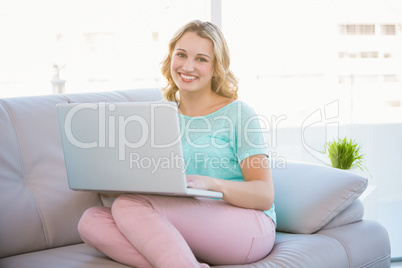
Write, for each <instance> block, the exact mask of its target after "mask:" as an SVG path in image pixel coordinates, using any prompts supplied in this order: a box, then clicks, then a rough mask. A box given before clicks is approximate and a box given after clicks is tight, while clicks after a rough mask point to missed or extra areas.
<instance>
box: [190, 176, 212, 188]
mask: <svg viewBox="0 0 402 268" xmlns="http://www.w3.org/2000/svg"><path fill="white" fill-rule="evenodd" d="M186 179H187V187H189V188H195V189H200V190H211V186H210V185H211V183H212V180H213V178H211V177H208V176H201V175H187V176H186Z"/></svg>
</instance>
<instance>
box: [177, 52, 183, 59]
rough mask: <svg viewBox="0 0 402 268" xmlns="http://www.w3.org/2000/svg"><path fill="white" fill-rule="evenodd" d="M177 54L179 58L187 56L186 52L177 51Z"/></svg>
mask: <svg viewBox="0 0 402 268" xmlns="http://www.w3.org/2000/svg"><path fill="white" fill-rule="evenodd" d="M176 55H177V56H178V57H179V58H184V57H185V55H184V53H177V54H176Z"/></svg>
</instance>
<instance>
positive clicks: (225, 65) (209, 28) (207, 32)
mask: <svg viewBox="0 0 402 268" xmlns="http://www.w3.org/2000/svg"><path fill="white" fill-rule="evenodd" d="M186 32H194V33H196V34H197V35H198V36H199V37H202V38H206V39H209V40H211V41H212V43H213V45H214V56H215V62H214V76H213V77H212V83H211V88H212V91H213V92H215V93H216V94H218V95H221V96H223V97H226V98H230V99H234V100H236V99H237V91H238V88H239V87H238V85H237V83H238V80H237V78H236V77H235V76H234V74H233V73H232V71H231V70H230V69H229V66H230V55H229V48H228V46H227V44H226V41H225V38H224V36H223V34H222V32H221V31H220V30H219V28H218V27H217V26H215V25H214V24H212V23H210V22H202V21H199V20H195V21H191V22H189V23H187V24H186V25H184V26H183V27H182V28H181V29H179V30H178V31H177V32H176V34H175V35H174V36H173V38H172V39H171V40H170V42H169V52H168V55H167V56H166V58H165V59H164V60H163V62H162V67H161V72H162V75H163V76H164V77H165V78H166V80H167V86H166V87H164V88H162V91H163V93H164V97H165V99H167V100H169V101H176V102H177V101H178V96H177V92H178V90H179V89H178V88H177V85H176V84H175V82H174V81H173V78H172V74H171V70H170V65H171V62H172V55H173V51H174V48H175V46H176V43H177V41H178V40H179V39H180V38H181V37H182V36H183V35H184V34H185V33H186Z"/></svg>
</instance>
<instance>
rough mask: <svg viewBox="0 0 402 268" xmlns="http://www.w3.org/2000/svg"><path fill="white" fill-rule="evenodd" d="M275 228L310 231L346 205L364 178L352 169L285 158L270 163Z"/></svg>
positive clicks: (363, 184)
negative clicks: (273, 191) (281, 161)
mask: <svg viewBox="0 0 402 268" xmlns="http://www.w3.org/2000/svg"><path fill="white" fill-rule="evenodd" d="M271 165H272V173H273V179H274V187H275V207H276V214H277V221H278V225H277V230H278V231H282V232H288V233H302V234H310V233H314V232H317V231H319V230H320V229H321V228H323V227H324V226H325V225H326V224H327V223H328V222H330V221H331V220H332V219H333V218H335V217H336V216H337V215H338V214H339V213H340V212H342V211H343V210H344V209H346V208H347V207H349V206H350V205H351V204H352V202H353V201H355V200H356V199H357V198H358V197H359V196H360V195H361V194H362V193H363V191H364V190H365V189H366V187H367V179H366V178H364V177H362V176H360V175H357V174H354V173H352V172H348V171H344V170H340V169H335V168H332V167H326V166H319V165H313V164H306V163H297V162H291V161H287V162H286V163H275V162H273V163H272V164H271Z"/></svg>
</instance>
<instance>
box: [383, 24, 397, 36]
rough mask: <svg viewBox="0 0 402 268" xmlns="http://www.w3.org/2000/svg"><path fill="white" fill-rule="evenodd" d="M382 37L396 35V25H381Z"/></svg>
mask: <svg viewBox="0 0 402 268" xmlns="http://www.w3.org/2000/svg"><path fill="white" fill-rule="evenodd" d="M381 34H382V35H396V25H395V24H382V25H381Z"/></svg>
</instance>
